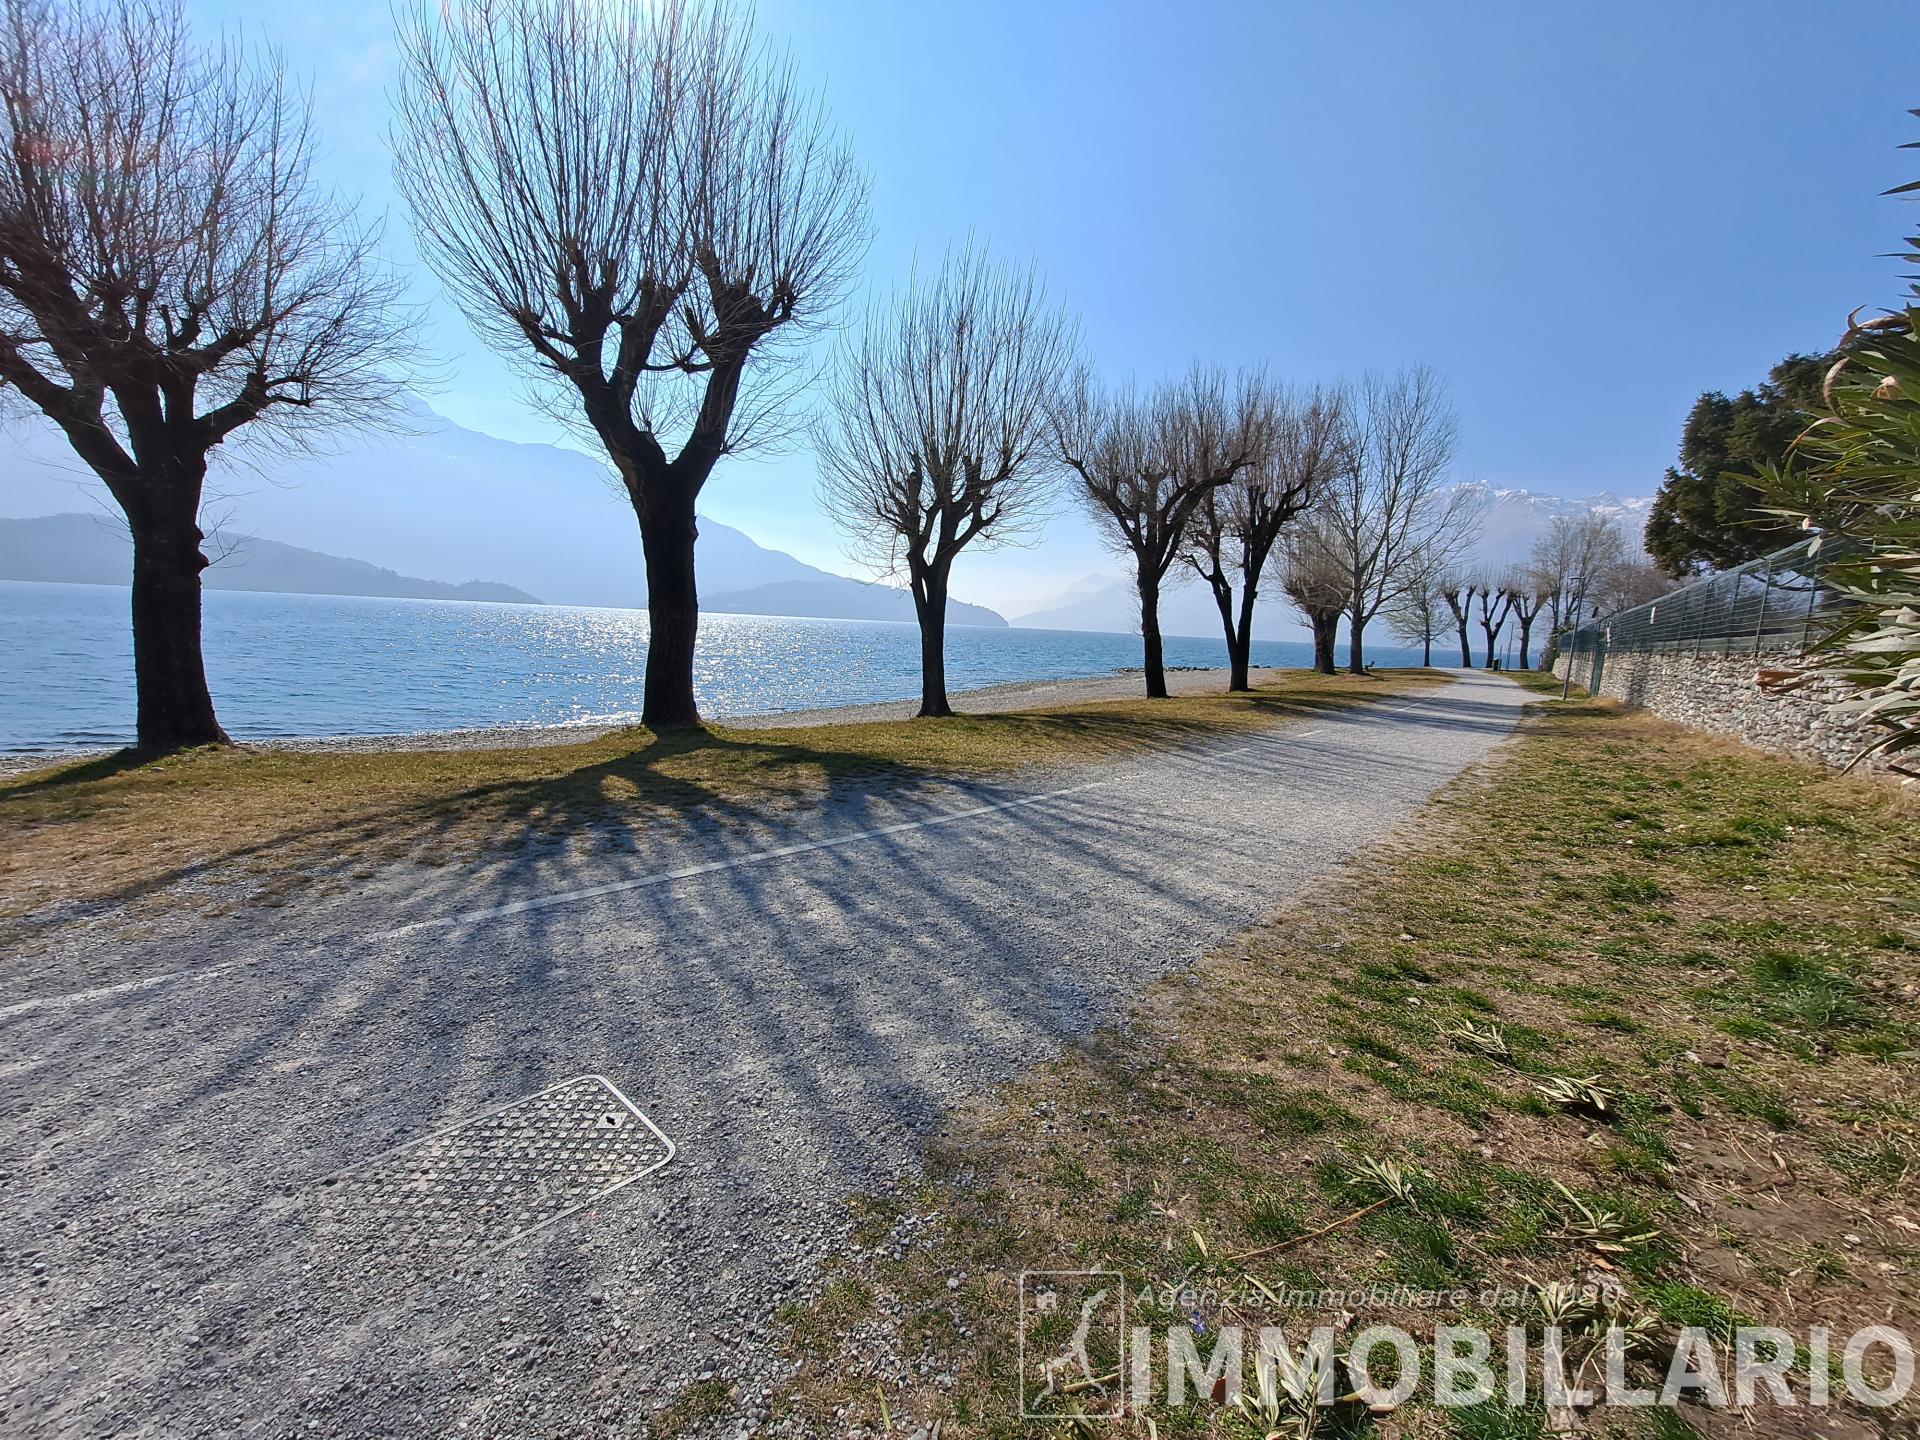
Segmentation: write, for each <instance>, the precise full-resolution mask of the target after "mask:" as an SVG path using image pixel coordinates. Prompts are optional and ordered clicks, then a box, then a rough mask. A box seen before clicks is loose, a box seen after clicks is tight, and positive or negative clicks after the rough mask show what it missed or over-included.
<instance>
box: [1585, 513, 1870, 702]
mask: <svg viewBox="0 0 1920 1440" xmlns="http://www.w3.org/2000/svg"><path fill="white" fill-rule="evenodd" d="M1813 545H1814V542H1813V541H1812V540H1804V541H1802V542H1801V543H1800V544H1798V545H1789V546H1788V547H1787V548H1786V549H1784V550H1776V551H1775V552H1774V553H1773V554H1771V555H1767V556H1764V557H1763V558H1761V559H1759V560H1752V561H1749V562H1748V563H1747V564H1745V565H1741V566H1738V567H1737V568H1735V569H1732V570H1722V571H1720V572H1719V573H1718V574H1716V575H1710V576H1708V577H1706V578H1705V579H1702V580H1696V581H1695V582H1694V583H1693V584H1691V585H1683V586H1681V587H1680V588H1679V589H1678V590H1672V591H1669V592H1668V593H1667V594H1665V595H1662V596H1661V597H1660V598H1659V599H1658V600H1653V601H1650V602H1648V603H1647V604H1645V605H1636V606H1634V608H1633V609H1631V610H1621V611H1618V612H1617V613H1615V614H1612V615H1607V616H1603V617H1602V618H1600V619H1597V620H1591V621H1588V622H1587V623H1586V624H1584V625H1581V626H1579V627H1578V628H1576V629H1572V630H1563V631H1561V632H1560V633H1559V634H1558V635H1556V636H1555V637H1554V643H1555V645H1556V647H1557V648H1558V649H1559V651H1560V653H1561V654H1562V655H1565V656H1566V657H1568V659H1567V663H1568V665H1569V666H1570V667H1571V673H1572V675H1573V678H1574V679H1576V680H1580V681H1581V682H1582V683H1584V684H1586V686H1587V689H1588V691H1589V692H1590V693H1593V694H1598V693H1599V689H1600V679H1601V675H1602V672H1603V670H1604V667H1605V665H1606V657H1607V656H1608V655H1609V654H1674V653H1679V654H1692V655H1762V654H1793V655H1797V654H1799V653H1800V652H1801V651H1803V650H1805V649H1806V648H1807V644H1808V642H1809V641H1810V640H1811V639H1812V638H1813V637H1814V635H1815V634H1817V633H1818V631H1819V629H1820V626H1821V623H1822V621H1823V619H1824V618H1825V617H1826V616H1827V615H1829V614H1830V613H1831V612H1832V611H1833V610H1834V609H1835V608H1836V607H1838V606H1839V605H1841V604H1843V603H1844V601H1843V600H1842V597H1841V596H1839V595H1838V594H1836V593H1835V592H1834V591H1833V590H1832V589H1831V588H1829V587H1828V586H1827V584H1826V583H1825V581H1824V580H1823V579H1822V576H1823V574H1824V572H1825V569H1826V566H1827V563H1828V562H1829V561H1830V560H1831V559H1832V557H1833V556H1834V554H1836V553H1837V550H1836V547H1835V546H1834V545H1833V544H1831V543H1828V544H1826V545H1822V546H1821V547H1820V550H1819V551H1818V552H1817V553H1816V552H1815V551H1814V549H1813Z"/></svg>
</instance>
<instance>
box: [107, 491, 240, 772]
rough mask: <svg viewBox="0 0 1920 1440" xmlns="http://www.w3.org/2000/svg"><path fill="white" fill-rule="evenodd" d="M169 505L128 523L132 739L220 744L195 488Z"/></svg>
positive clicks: (148, 743) (158, 745) (150, 743)
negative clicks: (205, 640) (205, 644)
mask: <svg viewBox="0 0 1920 1440" xmlns="http://www.w3.org/2000/svg"><path fill="white" fill-rule="evenodd" d="M166 508H167V509H168V510H169V512H170V513H166V514H162V515H145V516H142V517H141V518H140V519H139V520H137V521H135V520H133V519H132V517H131V516H130V517H129V523H130V525H131V528H132V530H133V679H134V689H135V692H136V695H137V697H138V698H137V707H138V712H137V719H136V726H137V734H138V737H139V742H138V743H139V747H140V749H142V750H147V751H166V750H179V749H182V748H184V747H186V746H189V745H225V744H226V743H228V742H227V732H226V731H224V730H222V729H221V728H220V721H219V719H218V718H217V717H216V716H215V715H214V713H213V696H212V694H211V693H210V692H209V691H208V689H207V667H206V662H205V660H204V658H203V656H202V654H201V650H200V572H201V571H202V570H204V569H206V568H207V557H206V556H204V555H202V554H201V553H200V542H201V541H203V540H204V539H206V536H204V535H203V534H201V532H200V526H199V524H198V523H197V521H196V513H197V511H198V510H199V503H198V490H197V487H195V491H194V494H193V497H192V498H191V499H189V500H186V501H184V502H183V503H180V504H175V505H172V506H170V507H166Z"/></svg>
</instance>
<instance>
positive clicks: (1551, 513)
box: [1459, 484, 1653, 568]
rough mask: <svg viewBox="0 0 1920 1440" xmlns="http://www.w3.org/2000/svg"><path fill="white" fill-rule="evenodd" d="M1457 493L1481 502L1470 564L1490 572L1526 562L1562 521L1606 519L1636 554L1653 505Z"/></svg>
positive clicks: (1486, 489) (1636, 500) (1638, 499)
mask: <svg viewBox="0 0 1920 1440" xmlns="http://www.w3.org/2000/svg"><path fill="white" fill-rule="evenodd" d="M1459 488H1460V489H1461V490H1464V491H1468V492H1471V493H1475V494H1478V495H1480V496H1482V497H1483V499H1484V503H1485V504H1486V507H1487V509H1486V523H1485V524H1484V526H1483V527H1482V528H1481V531H1480V543H1479V544H1478V545H1476V546H1475V547H1474V553H1473V558H1474V562H1476V563H1478V564H1481V565H1485V566H1488V567H1491V568H1499V567H1503V566H1507V565H1515V564H1519V563H1521V562H1522V561H1524V560H1526V558H1527V557H1528V555H1529V554H1531V553H1532V550H1533V546H1534V542H1535V541H1536V540H1538V539H1539V538H1540V537H1541V536H1542V535H1544V534H1546V533H1547V527H1548V526H1550V525H1552V524H1553V522H1554V520H1555V519H1557V518H1558V517H1560V516H1562V515H1567V516H1580V515H1589V514H1601V515H1606V516H1608V517H1609V518H1610V519H1612V520H1613V521H1614V523H1615V524H1617V525H1618V526H1619V527H1620V530H1621V533H1622V534H1623V535H1624V536H1625V537H1626V540H1627V547H1628V549H1629V550H1630V551H1634V552H1637V551H1638V550H1639V549H1640V545H1641V538H1640V537H1641V535H1642V533H1643V532H1644V531H1645V530H1646V528H1647V511H1648V510H1649V509H1650V508H1652V505H1653V497H1652V496H1651V495H1635V496H1627V497H1622V496H1618V495H1608V494H1600V495H1588V496H1584V497H1581V498H1578V499H1572V500H1569V499H1564V498H1562V497H1561V496H1558V495H1537V494H1535V493H1534V492H1533V491H1531V490H1497V489H1495V488H1494V487H1493V486H1491V485H1482V484H1466V485H1462V486H1460V487H1459Z"/></svg>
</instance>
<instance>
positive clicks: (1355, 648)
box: [1347, 610, 1367, 675]
mask: <svg viewBox="0 0 1920 1440" xmlns="http://www.w3.org/2000/svg"><path fill="white" fill-rule="evenodd" d="M1366 628H1367V622H1366V621H1364V620H1362V619H1361V618H1360V612H1359V611H1358V610H1351V611H1349V612H1348V613H1347V673H1348V674H1350V675H1364V674H1366V673H1367V657H1366V652H1365V649H1364V648H1363V646H1362V644H1361V636H1362V635H1363V634H1364V633H1365V632H1366Z"/></svg>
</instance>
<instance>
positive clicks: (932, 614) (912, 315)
mask: <svg viewBox="0 0 1920 1440" xmlns="http://www.w3.org/2000/svg"><path fill="white" fill-rule="evenodd" d="M1077 350H1078V332H1077V328H1076V326H1075V325H1074V323H1073V322H1072V321H1071V320H1070V319H1069V318H1068V317H1067V315H1066V313H1065V312H1064V311H1062V310H1061V309H1059V308H1058V307H1055V306H1053V305H1051V304H1049V303H1048V300H1047V296H1046V292H1045V289H1044V288H1043V287H1042V286H1041V284H1040V283H1039V281H1038V280H1037V279H1036V278H1035V276H1034V275H1033V273H1032V272H1031V271H1030V270H1029V271H1024V272H1023V271H1019V270H1014V269H1010V268H1008V267H1006V266H1004V265H997V264H994V263H992V262H990V261H989V260H988V258H987V257H986V255H985V253H984V252H981V251H977V250H974V249H972V248H968V249H966V250H963V251H961V252H959V253H958V254H954V255H950V256H948V258H947V260H946V262H945V263H944V264H943V265H942V266H941V268H940V271H939V273H938V274H937V275H936V276H935V277H934V278H933V279H932V281H930V282H928V283H922V282H921V281H920V280H919V278H918V277H917V276H916V277H915V279H914V280H913V282H912V283H911V284H910V285H909V286H908V289H907V291H906V293H905V295H903V296H899V297H896V299H895V300H894V301H893V303H892V304H890V305H888V306H886V307H884V308H876V309H875V310H874V311H872V312H871V313H870V314H869V315H868V317H867V323H866V327H865V330H864V332H863V333H862V334H861V336H860V337H859V338H858V339H857V340H853V341H850V342H848V343H847V344H845V345H843V346H842V349H841V353H840V355H839V357H838V362H837V364H836V367H835V377H834V380H833V382H832V386H831V388H830V390H829V393H828V403H827V419H826V421H825V423H823V424H822V426H821V427H820V431H819V434H818V436H817V447H816V448H817V450H818V452H819V456H820V466H821V493H822V498H823V499H824V500H825V502H826V505H827V508H828V509H829V510H830V511H831V512H832V513H833V515H834V516H835V518H836V519H838V520H839V522H840V523H841V524H842V525H843V526H845V527H846V528H847V530H848V531H849V532H851V533H852V535H853V536H854V537H855V538H856V540H857V541H858V542H859V544H860V547H861V549H862V550H863V552H864V555H865V558H866V559H867V560H868V561H869V562H870V563H872V564H873V565H874V567H875V568H876V569H878V570H880V571H882V572H884V573H889V574H900V573H902V572H904V573H905V575H906V578H907V582H908V585H909V587H910V588H911V590H912V592H913V606H914V614H915V616H916V617H917V618H918V620H919V622H920V713H921V714H922V715H950V714H952V713H953V711H952V709H951V707H950V706H949V705H948V703H947V669H946V623H947V590H948V583H949V578H950V576H951V573H952V570H953V562H954V560H955V559H956V558H958V556H959V554H960V552H961V551H962V550H963V549H965V548H966V547H967V546H969V545H982V546H984V545H992V544H996V543H1007V542H1009V541H1012V540H1015V539H1017V538H1019V537H1020V535H1021V534H1022V533H1023V532H1024V531H1025V530H1027V529H1028V528H1030V527H1031V526H1032V524H1034V523H1035V522H1037V521H1039V520H1040V519H1042V518H1044V517H1045V514H1046V511H1047V507H1048V502H1049V501H1050V500H1051V498H1052V495H1053V491H1054V481H1055V477H1056V476H1057V475H1058V474H1059V473H1060V464H1061V462H1060V457H1059V452H1058V451H1057V450H1056V449H1055V448H1054V446H1053V443H1052V441H1053V434H1052V423H1053V417H1054V414H1055V412H1056V410H1057V409H1058V399H1059V395H1060V393H1061V390H1062V387H1063V385H1064V384H1065V383H1066V382H1067V381H1068V380H1069V379H1070V378H1071V377H1072V375H1073V372H1074V371H1075V368H1076V362H1075V357H1076V352H1077Z"/></svg>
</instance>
